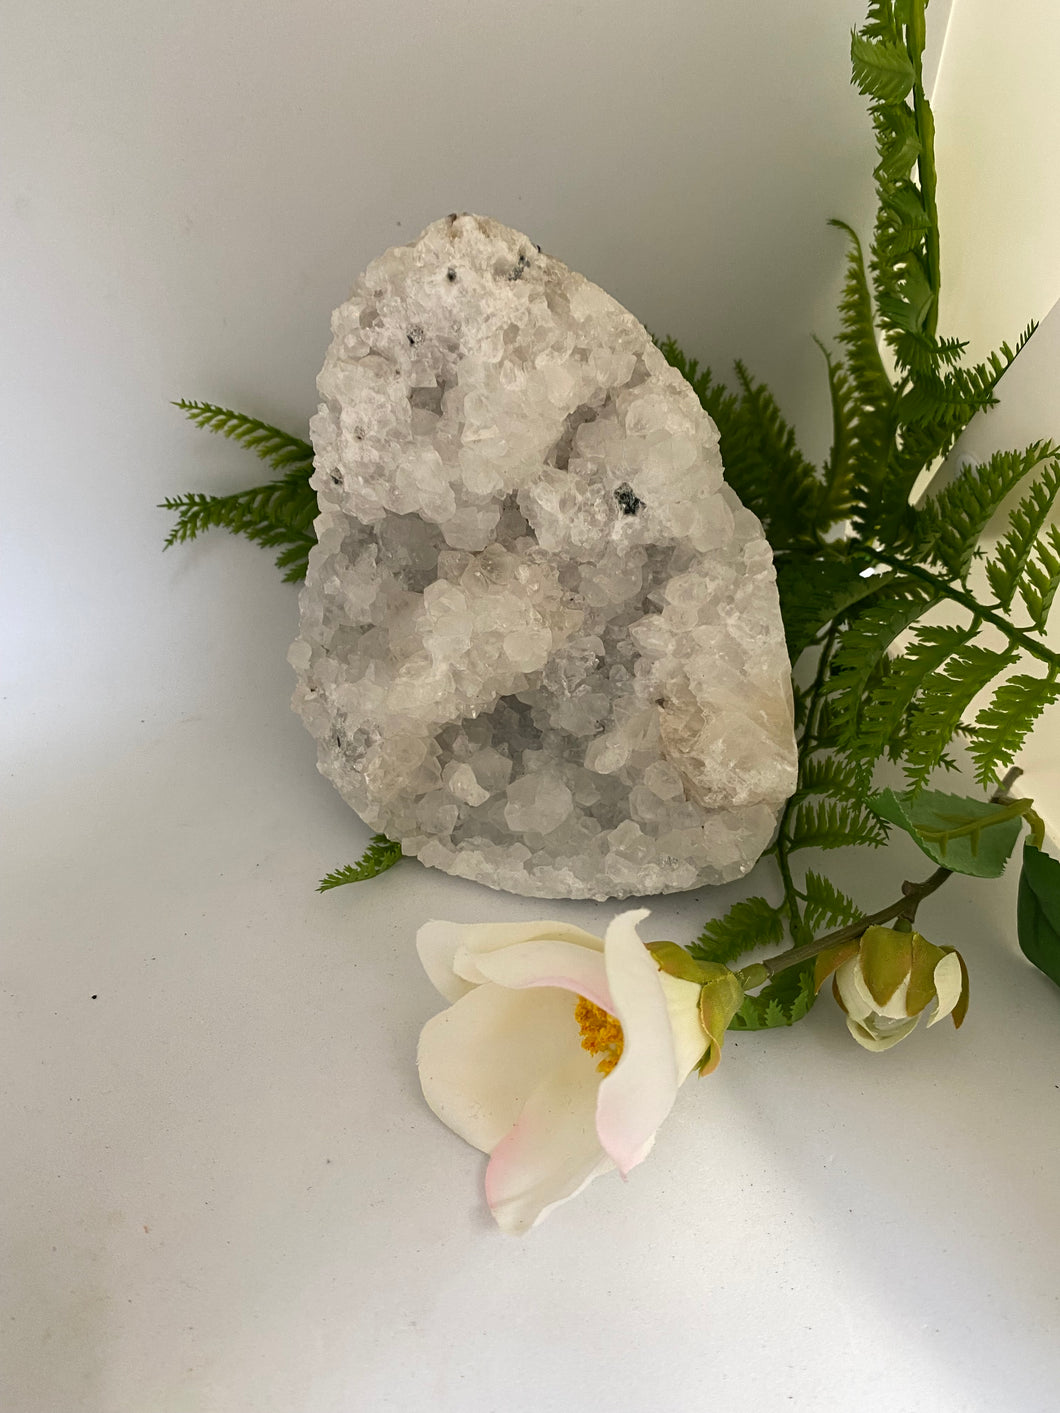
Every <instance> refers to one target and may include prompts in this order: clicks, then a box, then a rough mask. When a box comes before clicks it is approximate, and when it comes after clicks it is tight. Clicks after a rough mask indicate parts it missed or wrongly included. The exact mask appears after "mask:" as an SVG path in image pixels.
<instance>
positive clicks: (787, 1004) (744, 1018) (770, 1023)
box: [729, 966, 817, 1030]
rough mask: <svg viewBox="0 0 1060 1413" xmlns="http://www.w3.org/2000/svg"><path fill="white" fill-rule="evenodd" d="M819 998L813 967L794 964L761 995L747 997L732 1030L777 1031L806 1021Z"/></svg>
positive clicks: (730, 1026)
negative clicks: (804, 1017)
mask: <svg viewBox="0 0 1060 1413" xmlns="http://www.w3.org/2000/svg"><path fill="white" fill-rule="evenodd" d="M816 1000H817V995H816V992H815V991H814V984H813V967H812V966H810V967H802V968H799V967H793V968H791V969H790V970H788V971H782V972H781V973H780V975H779V976H778V977H777V978H776V979H775V980H774V981H771V982H770V983H769V985H768V986H764V987H763V988H762V990H761V991H759V993H758V995H757V996H745V997H744V999H743V1004H742V1005H741V1007H740V1009H739V1010H738V1011H737V1012H736V1014H735V1015H734V1016H733V1018H732V1020H731V1021H730V1022H729V1029H730V1030H773V1029H775V1028H776V1027H778V1026H786V1025H794V1024H795V1023H796V1022H797V1021H800V1020H802V1018H803V1016H805V1015H806V1013H807V1012H808V1011H809V1010H810V1008H811V1007H812V1006H813V1004H814V1002H815V1001H816Z"/></svg>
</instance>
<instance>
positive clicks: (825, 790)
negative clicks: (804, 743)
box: [795, 755, 864, 800]
mask: <svg viewBox="0 0 1060 1413" xmlns="http://www.w3.org/2000/svg"><path fill="white" fill-rule="evenodd" d="M863 793H864V791H863V789H862V780H861V777H860V775H859V773H858V771H857V770H855V769H854V768H853V767H852V766H850V765H849V764H848V763H847V762H846V761H844V760H841V759H840V758H839V757H838V756H834V755H816V756H805V757H804V758H803V761H802V766H801V769H800V771H799V788H798V789H797V790H796V792H795V796H796V798H799V799H801V798H804V797H805V796H808V795H830V796H831V797H832V798H834V799H837V800H859V799H860V798H861V796H862V794H863Z"/></svg>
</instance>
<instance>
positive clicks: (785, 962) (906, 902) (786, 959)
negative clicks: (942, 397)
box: [756, 765, 1040, 984]
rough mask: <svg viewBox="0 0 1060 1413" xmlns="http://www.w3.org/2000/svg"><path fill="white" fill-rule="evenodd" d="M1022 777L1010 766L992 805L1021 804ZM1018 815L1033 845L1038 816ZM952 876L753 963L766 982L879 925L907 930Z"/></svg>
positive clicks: (945, 873) (938, 877)
mask: <svg viewBox="0 0 1060 1413" xmlns="http://www.w3.org/2000/svg"><path fill="white" fill-rule="evenodd" d="M1022 774H1023V771H1022V770H1021V769H1020V767H1019V766H1018V765H1015V766H1013V767H1012V769H1011V770H1010V771H1009V772H1008V773H1007V774H1006V776H1005V778H1004V779H1003V780H1002V781H1001V783H1000V785H998V787H997V789H996V790H995V791H994V793H993V795H992V796H991V801H992V803H994V804H998V805H1015V804H1017V803H1021V802H1017V801H1014V800H1013V799H1012V797H1011V796H1010V794H1009V791H1010V790H1011V789H1012V786H1013V785H1014V784H1015V783H1016V781H1017V780H1018V779H1019V777H1020V776H1021V775H1022ZM1019 812H1020V813H1022V814H1024V815H1025V816H1026V818H1027V820H1028V823H1029V824H1030V825H1031V828H1032V842H1033V830H1034V827H1035V822H1036V821H1038V816H1037V815H1036V814H1035V813H1034V811H1033V810H1031V809H1026V810H1020V811H1019ZM1039 823H1040V821H1039ZM952 873H953V870H952V869H948V868H937V869H936V870H935V872H934V873H933V874H932V875H931V877H930V878H925V879H924V880H923V881H922V882H920V883H910V882H908V881H907V882H905V883H903V884H902V896H901V897H900V898H899V899H897V900H896V901H895V902H893V903H889V904H888V906H887V907H885V908H880V910H879V912H875V913H868V914H867V915H866V916H865V917H862V918H859V919H858V920H857V922H851V923H848V924H847V926H846V927H840V928H837V929H836V931H835V932H829V933H826V934H825V936H824V937H817V938H815V939H814V941H812V942H806V943H804V944H803V945H802V946H800V947H791V948H789V950H788V951H786V952H778V953H777V955H776V956H775V957H767V958H766V959H765V961H763V962H759V963H756V965H758V966H761V967H763V968H764V970H765V977H764V980H769V979H770V978H771V977H774V976H776V975H777V973H778V972H781V971H787V970H788V968H789V967H794V966H798V965H799V963H800V962H808V961H810V960H811V959H812V958H813V957H816V956H817V954H818V952H823V951H824V950H825V949H826V948H828V947H835V946H837V945H838V944H839V943H840V942H852V941H853V940H854V939H855V938H857V937H860V936H861V934H862V933H863V932H864V931H865V929H866V928H867V927H876V926H878V925H879V924H880V923H883V922H891V921H892V920H893V919H894V918H899V919H901V920H902V921H903V922H905V923H906V924H907V925H908V926H910V927H911V926H912V924H913V923H914V922H915V920H916V911H917V908H918V907H919V906H920V904H921V903H922V902H923V901H924V899H925V898H927V897H928V896H929V895H930V894H932V893H934V892H935V890H936V889H937V888H941V887H942V885H943V884H944V883H945V882H946V880H947V878H950V877H951V876H952ZM759 984H761V983H759Z"/></svg>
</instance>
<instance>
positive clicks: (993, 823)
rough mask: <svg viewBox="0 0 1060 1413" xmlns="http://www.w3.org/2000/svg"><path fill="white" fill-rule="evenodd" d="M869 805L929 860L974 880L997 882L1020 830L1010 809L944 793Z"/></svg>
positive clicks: (876, 798)
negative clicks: (912, 842) (910, 839)
mask: <svg viewBox="0 0 1060 1413" xmlns="http://www.w3.org/2000/svg"><path fill="white" fill-rule="evenodd" d="M867 803H868V806H869V809H871V810H872V811H873V812H874V813H875V814H878V815H879V817H880V818H881V819H885V820H887V821H888V822H889V823H890V824H896V825H897V826H898V828H899V829H904V830H905V831H906V833H907V834H909V835H910V836H911V837H912V838H913V840H914V841H915V842H916V843H917V844H918V845H919V847H920V848H921V849H922V850H923V851H924V853H925V854H927V856H928V858H929V859H933V860H934V861H935V863H937V864H941V865H942V866H943V867H944V868H948V869H951V870H952V871H953V872H954V873H967V874H971V875H972V876H973V877H974V878H998V877H999V876H1000V875H1001V874H1002V873H1003V872H1004V871H1005V865H1006V863H1007V862H1008V859H1009V855H1010V854H1011V853H1012V850H1013V849H1014V848H1015V845H1016V840H1017V839H1018V837H1019V832H1020V827H1021V826H1020V815H1019V814H1015V815H1014V814H1013V812H1012V808H1011V806H1006V805H997V804H992V803H991V802H990V801H989V800H976V799H968V798H965V797H963V796H961V795H947V794H944V793H942V792H941V791H939V790H922V791H921V792H920V793H919V794H918V795H913V794H910V793H905V794H901V795H899V794H897V793H896V792H895V791H894V790H882V791H880V793H879V794H878V795H873V796H871V797H870V798H869V800H868V801H867ZM1020 804H1022V805H1027V804H1029V802H1028V801H1021V802H1020ZM957 831H967V832H961V833H958V832H957Z"/></svg>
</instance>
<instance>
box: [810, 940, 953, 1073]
mask: <svg viewBox="0 0 1060 1413" xmlns="http://www.w3.org/2000/svg"><path fill="white" fill-rule="evenodd" d="M833 970H834V971H835V976H834V978H833V980H832V992H833V994H834V996H835V998H836V1000H837V1001H838V1002H839V1004H840V1006H841V1007H842V1008H843V1010H844V1011H845V1012H846V1017H847V1028H848V1029H849V1031H850V1033H851V1035H852V1036H853V1037H854V1039H855V1040H856V1041H857V1042H858V1044H859V1045H861V1046H863V1047H864V1048H865V1049H866V1050H876V1051H880V1050H889V1049H890V1048H891V1046H892V1045H897V1044H898V1042H899V1040H904V1039H905V1037H906V1036H907V1035H909V1034H910V1032H911V1031H913V1030H915V1029H916V1026H917V1022H918V1021H919V1020H920V1017H921V1015H922V1014H923V1012H924V1010H925V1008H926V1007H927V1006H928V1005H930V1003H931V1002H932V1001H936V1002H937V1003H938V1004H937V1005H936V1008H935V1014H934V1015H933V1016H932V1017H931V1019H930V1020H929V1021H928V1025H929V1026H932V1025H934V1024H935V1022H936V1021H940V1020H942V1019H943V1018H944V1017H945V1016H949V1015H952V1016H953V1023H954V1025H955V1026H959V1025H960V1024H961V1022H962V1021H963V1020H964V1016H965V1012H966V1011H967V1009H968V976H967V972H966V971H965V967H964V961H963V960H962V958H961V955H960V953H959V952H957V951H955V950H954V949H953V948H952V947H936V946H935V945H934V943H932V942H928V941H927V940H926V938H924V937H921V935H920V933H919V932H899V931H897V930H895V929H894V928H890V927H870V928H867V929H866V931H865V933H864V934H863V936H862V937H861V939H860V941H857V942H851V943H846V944H841V945H840V946H838V947H834V948H830V949H829V951H827V952H822V953H821V954H820V956H819V957H818V960H817V987H818V989H820V986H821V983H822V982H823V981H824V979H825V977H826V976H827V975H829V973H830V972H832V971H833Z"/></svg>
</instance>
